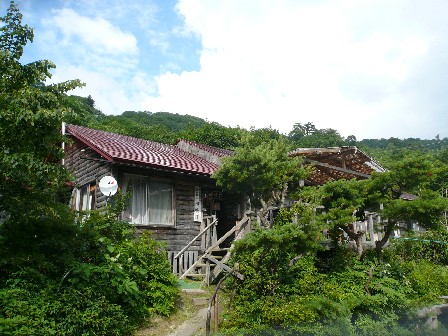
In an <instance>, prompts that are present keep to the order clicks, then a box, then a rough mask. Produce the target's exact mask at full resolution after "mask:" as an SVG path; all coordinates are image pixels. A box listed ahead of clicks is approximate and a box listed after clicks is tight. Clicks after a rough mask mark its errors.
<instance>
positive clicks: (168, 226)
mask: <svg viewBox="0 0 448 336" xmlns="http://www.w3.org/2000/svg"><path fill="white" fill-rule="evenodd" d="M131 224H132V223H131ZM133 225H134V226H135V227H136V228H137V229H175V228H176V226H175V225H174V224H133Z"/></svg>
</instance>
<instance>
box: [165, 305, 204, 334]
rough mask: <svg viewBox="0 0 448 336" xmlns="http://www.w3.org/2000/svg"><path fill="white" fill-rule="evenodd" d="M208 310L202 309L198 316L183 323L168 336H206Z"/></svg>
mask: <svg viewBox="0 0 448 336" xmlns="http://www.w3.org/2000/svg"><path fill="white" fill-rule="evenodd" d="M207 310H208V308H207V307H205V308H201V309H200V310H199V311H198V312H197V313H196V315H194V316H193V317H192V318H190V319H188V320H187V321H185V322H184V323H182V324H181V325H180V326H179V327H177V329H176V330H174V331H173V332H171V333H169V334H168V335H167V336H200V335H205V321H206V319H207Z"/></svg>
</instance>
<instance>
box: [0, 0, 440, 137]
mask: <svg viewBox="0 0 448 336" xmlns="http://www.w3.org/2000/svg"><path fill="white" fill-rule="evenodd" d="M16 3H17V4H18V5H19V8H20V11H21V12H22V14H23V23H26V24H28V25H29V26H31V27H33V28H34V34H35V38H34V42H33V43H32V44H29V45H28V46H27V47H26V49H25V53H24V56H23V59H22V62H24V63H29V62H32V61H35V60H40V59H48V60H50V61H52V62H53V63H55V64H56V69H54V70H53V72H52V74H53V76H52V78H51V80H50V81H49V82H62V81H65V80H69V79H80V80H81V81H82V82H84V83H85V87H83V88H82V89H76V90H74V91H72V92H71V93H72V94H76V95H80V96H88V95H91V96H92V98H93V99H94V100H95V106H96V107H97V108H98V109H100V110H101V111H102V112H103V113H105V114H108V115H109V114H110V115H112V114H121V113H122V112H124V111H150V112H160V111H164V112H171V113H178V114H182V115H185V114H187V115H192V116H196V117H200V118H203V119H205V120H207V121H210V122H217V123H219V124H221V125H223V126H230V127H242V128H247V129H249V128H250V127H255V128H264V127H272V128H274V129H277V130H279V131H280V132H281V133H284V134H288V133H289V132H290V131H291V130H292V129H293V126H294V124H297V123H301V124H305V123H307V122H312V123H313V124H314V125H315V126H316V127H317V128H319V129H323V128H332V129H335V130H337V131H339V133H340V134H341V135H342V136H344V137H347V136H349V135H355V136H356V138H357V139H358V140H361V139H367V138H375V139H378V138H390V137H397V138H411V137H412V138H421V139H433V138H435V136H436V135H439V136H440V137H441V138H444V137H448V131H447V130H448V80H447V79H448V38H447V36H448V1H446V0H425V1H423V0H393V1H391V0H362V1H359V0H107V1H105V0H16ZM8 5H9V1H7V0H0V13H1V14H0V15H1V16H3V15H4V14H5V13H6V9H7V7H8Z"/></svg>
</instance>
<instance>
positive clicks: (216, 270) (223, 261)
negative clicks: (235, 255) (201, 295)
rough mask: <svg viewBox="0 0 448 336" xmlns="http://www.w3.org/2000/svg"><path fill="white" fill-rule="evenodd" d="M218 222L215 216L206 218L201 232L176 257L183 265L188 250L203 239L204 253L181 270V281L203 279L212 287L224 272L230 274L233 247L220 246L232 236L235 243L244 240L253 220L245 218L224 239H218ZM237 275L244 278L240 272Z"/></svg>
mask: <svg viewBox="0 0 448 336" xmlns="http://www.w3.org/2000/svg"><path fill="white" fill-rule="evenodd" d="M217 223H218V220H217V218H216V217H215V216H210V217H205V218H204V220H203V222H202V224H201V231H200V232H199V234H198V235H197V236H196V237H195V238H193V239H192V240H191V241H190V242H189V243H188V244H187V245H186V246H185V247H184V248H183V249H182V250H181V251H180V252H179V253H178V254H176V255H175V256H174V260H175V261H176V260H177V259H179V264H180V265H182V264H183V258H184V255H185V254H186V253H188V249H189V248H190V247H191V246H192V245H193V243H194V242H195V241H197V240H198V239H201V250H202V251H203V252H202V253H201V254H200V255H199V256H198V258H197V260H196V261H195V262H194V263H193V264H192V265H191V266H190V267H189V268H188V269H187V270H185V271H183V270H180V272H179V274H180V277H179V278H180V279H185V278H188V277H189V278H203V282H204V284H205V285H207V286H208V285H210V284H211V283H212V282H213V281H214V280H215V279H216V278H217V277H218V276H219V275H220V273H221V272H222V271H227V272H230V271H231V268H230V267H229V266H227V262H228V261H229V259H230V256H231V253H232V252H231V251H232V247H233V243H232V246H231V247H230V248H221V247H220V245H221V244H222V243H223V242H224V241H225V240H227V239H228V238H229V237H231V236H232V235H233V236H234V239H233V241H235V240H237V239H240V238H242V237H243V236H244V235H245V234H246V233H247V232H248V231H250V229H251V219H250V217H249V216H247V215H244V217H243V218H242V219H241V220H240V221H239V222H237V223H236V224H235V226H233V227H232V228H231V229H230V230H229V231H227V232H226V233H225V234H224V235H223V236H222V237H220V238H219V239H217V234H216V225H217ZM235 275H236V276H237V277H239V278H242V275H241V274H239V273H238V272H236V273H235Z"/></svg>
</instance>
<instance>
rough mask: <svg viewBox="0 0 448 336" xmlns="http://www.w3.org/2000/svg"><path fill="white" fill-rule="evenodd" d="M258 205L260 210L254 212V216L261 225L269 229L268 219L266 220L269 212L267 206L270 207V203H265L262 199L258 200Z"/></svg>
mask: <svg viewBox="0 0 448 336" xmlns="http://www.w3.org/2000/svg"><path fill="white" fill-rule="evenodd" d="M260 203H261V206H262V208H261V209H260V210H259V211H256V214H257V215H258V217H259V218H260V222H261V225H262V226H264V227H266V228H270V227H271V223H270V222H269V219H268V218H266V217H267V215H268V212H269V206H270V205H271V204H270V202H265V201H264V200H263V199H260Z"/></svg>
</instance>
